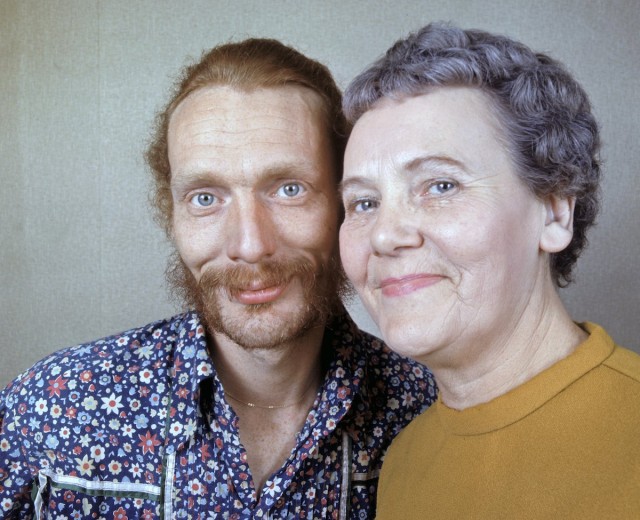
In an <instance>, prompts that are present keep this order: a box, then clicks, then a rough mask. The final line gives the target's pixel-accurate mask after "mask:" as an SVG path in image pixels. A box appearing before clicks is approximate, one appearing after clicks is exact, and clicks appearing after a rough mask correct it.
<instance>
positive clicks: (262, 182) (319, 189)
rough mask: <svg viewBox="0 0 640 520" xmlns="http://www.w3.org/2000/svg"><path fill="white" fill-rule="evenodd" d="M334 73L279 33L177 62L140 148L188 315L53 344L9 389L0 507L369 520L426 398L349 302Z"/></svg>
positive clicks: (0, 455) (427, 390) (430, 388)
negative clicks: (146, 144)
mask: <svg viewBox="0 0 640 520" xmlns="http://www.w3.org/2000/svg"><path fill="white" fill-rule="evenodd" d="M340 103H341V96H340V93H339V90H338V89H337V87H336V86H335V83H334V82H333V79H332V78H331V75H330V74H329V72H328V70H327V69H326V68H325V67H323V66H322V65H320V64H318V63H316V62H314V61H312V60H310V59H308V58H306V57H304V56H302V55H301V54H299V53H298V52H296V51H295V50H293V49H291V48H288V47H286V46H284V45H282V44H280V43H278V42H276V41H273V40H255V39H252V40H247V41H244V42H241V43H236V44H227V45H223V46H220V47H217V48H214V49H213V50H211V51H210V52H209V53H207V54H206V55H204V56H203V58H202V59H201V61H200V62H199V63H197V64H196V65H193V66H191V67H188V68H187V69H186V70H185V71H184V73H183V76H182V78H181V80H180V82H179V86H178V88H177V90H176V94H175V95H174V96H173V98H172V99H171V100H170V102H169V103H168V105H167V108H166V110H165V111H163V112H162V113H161V114H160V116H159V118H158V124H157V129H156V134H155V138H154V140H153V142H152V144H151V145H150V148H149V150H148V154H147V158H148V161H149V164H150V165H151V168H152V170H153V173H154V178H155V182H156V192H155V201H156V205H157V208H158V209H159V217H160V220H161V222H162V224H163V225H164V227H165V229H166V231H167V233H168V235H169V236H170V238H171V239H172V240H173V242H174V244H175V246H176V250H177V254H176V255H175V258H174V262H173V264H172V266H171V268H170V269H169V278H170V280H171V283H172V286H173V288H174V290H175V291H176V292H177V293H178V294H179V295H181V296H182V297H183V298H184V300H185V301H186V302H187V303H188V304H190V305H192V306H193V307H194V308H195V309H196V310H195V311H194V312H187V313H185V314H182V315H179V316H176V317H174V318H171V319H169V320H164V321H158V322H155V323H152V324H149V325H147V326H145V327H141V328H138V329H134V330H130V331H127V332H125V333H122V334H119V335H117V336H113V337H110V338H106V339H102V340H99V341H96V342H94V343H91V344H88V345H80V346H78V347H75V348H71V349H67V350H63V351H60V352H58V353H56V354H54V355H53V356H51V357H49V358H48V359H45V360H43V361H42V362H40V363H38V364H37V365H35V366H34V367H33V368H32V369H31V370H29V371H28V372H27V373H25V374H24V375H23V376H21V377H20V378H18V379H17V380H16V381H14V383H12V384H11V385H10V386H9V387H8V388H7V389H6V390H5V391H4V393H3V394H2V399H1V404H0V406H1V408H0V411H1V415H0V417H1V419H2V437H1V438H0V461H1V465H0V500H1V502H0V508H1V509H2V511H3V513H4V517H5V518H18V517H20V518H22V517H29V518H30V517H32V516H36V517H39V516H44V517H47V518H118V519H124V518H134V517H135V518H145V519H154V518H166V519H169V518H293V517H295V518H348V517H352V518H367V517H373V516H374V514H375V493H376V487H377V478H378V472H379V468H380V465H381V458H382V456H383V454H384V452H385V450H386V448H387V446H388V444H389V442H390V440H391V439H392V438H393V437H394V436H395V434H396V433H397V432H398V431H399V430H400V429H401V428H402V427H403V426H404V425H405V424H406V423H407V422H408V421H409V420H411V418H413V417H414V416H415V415H417V414H418V413H419V412H420V411H421V410H422V409H424V408H425V407H426V406H427V405H428V404H429V403H430V402H431V401H432V400H433V398H434V396H435V388H434V383H433V381H432V379H431V376H430V374H428V373H427V372H426V371H425V370H424V368H423V367H422V366H421V365H418V364H415V363H412V362H409V361H406V360H404V359H402V358H399V357H397V356H396V355H394V354H392V353H391V352H389V351H388V350H387V349H386V348H383V347H382V345H381V344H380V342H379V341H378V340H376V339H375V338H373V337H371V336H369V335H367V334H364V333H363V332H361V331H359V330H357V328H356V327H355V325H354V324H353V323H352V322H351V321H350V319H349V318H348V316H347V315H346V313H345V311H344V309H343V307H342V305H341V303H340V295H341V294H343V293H344V287H345V282H344V277H343V275H342V271H341V268H340V266H339V258H338V252H337V229H338V225H339V221H340V213H341V211H340V208H339V204H338V199H337V183H338V182H339V179H340V175H341V168H342V153H343V150H344V143H345V139H346V134H347V125H346V123H345V120H344V118H343V116H342V114H341V111H340Z"/></svg>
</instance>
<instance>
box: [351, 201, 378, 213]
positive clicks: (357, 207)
mask: <svg viewBox="0 0 640 520" xmlns="http://www.w3.org/2000/svg"><path fill="white" fill-rule="evenodd" d="M378 205H379V204H378V201H377V200H374V199H358V200H354V201H353V202H352V203H351V204H349V206H350V209H351V211H353V212H355V213H365V212H367V211H371V210H372V209H375V208H377V207H378Z"/></svg>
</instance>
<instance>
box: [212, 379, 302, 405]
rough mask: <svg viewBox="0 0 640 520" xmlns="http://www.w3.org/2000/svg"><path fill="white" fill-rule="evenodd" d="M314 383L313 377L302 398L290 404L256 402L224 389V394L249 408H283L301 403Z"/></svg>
mask: <svg viewBox="0 0 640 520" xmlns="http://www.w3.org/2000/svg"><path fill="white" fill-rule="evenodd" d="M312 385H313V379H312V380H311V384H310V385H309V386H308V387H307V389H306V390H305V391H304V393H303V394H302V399H300V400H299V401H296V402H295V403H289V404H267V405H262V404H256V403H252V402H250V401H243V400H242V399H238V398H237V397H236V396H235V395H231V394H230V393H229V392H227V391H226V390H225V391H224V395H226V396H227V397H231V399H233V400H234V401H236V402H238V403H240V404H243V405H245V406H248V407H249V408H262V409H263V410H278V409H281V408H291V407H292V406H295V405H297V404H300V403H301V402H302V401H304V400H305V399H306V397H307V392H308V391H309V388H311V386H312Z"/></svg>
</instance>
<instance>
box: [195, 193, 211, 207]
mask: <svg viewBox="0 0 640 520" xmlns="http://www.w3.org/2000/svg"><path fill="white" fill-rule="evenodd" d="M215 200H216V198H215V197H214V196H213V195H212V194H211V193H197V194H196V195H194V196H193V197H191V202H192V203H193V204H195V205H196V206H199V207H201V208H208V207H209V206H211V205H212V204H213V203H214V202H215Z"/></svg>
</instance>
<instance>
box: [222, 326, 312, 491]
mask: <svg viewBox="0 0 640 520" xmlns="http://www.w3.org/2000/svg"><path fill="white" fill-rule="evenodd" d="M323 335H324V323H323V324H322V325H317V326H315V327H314V328H312V329H311V330H309V331H308V332H307V333H306V334H305V335H304V336H303V337H301V338H298V339H296V340H295V341H292V342H289V343H286V344H283V345H280V346H278V347H275V348H272V349H269V350H265V349H262V350H260V349H254V350H248V349H246V348H243V347H241V346H239V345H237V344H235V343H233V342H232V341H230V340H229V339H228V338H227V337H224V336H223V337H217V336H216V337H214V338H213V341H211V342H210V344H211V345H213V348H212V349H211V357H212V359H213V362H214V364H215V366H216V371H217V373H218V377H219V378H220V381H221V382H222V386H223V388H224V390H225V393H226V396H227V402H228V403H229V404H231V406H232V407H233V409H234V410H235V412H236V414H237V416H238V419H239V428H238V429H239V434H240V441H241V443H242V445H243V446H244V448H245V450H246V454H247V462H248V464H249V467H250V470H251V476H252V480H253V484H254V488H255V490H256V493H257V494H258V496H259V495H260V494H261V493H262V489H263V487H264V485H265V482H266V481H267V479H268V478H269V476H270V475H272V474H273V473H274V472H275V471H277V470H278V468H280V467H281V466H282V464H283V463H284V461H285V460H286V459H287V457H288V456H289V455H290V453H291V450H292V449H293V448H294V447H295V444H296V438H297V437H296V436H297V434H298V432H299V431H300V429H301V428H302V426H303V425H304V423H305V420H306V418H307V416H308V414H309V409H310V408H311V406H312V405H313V402H314V400H315V396H316V393H317V389H318V387H319V386H320V381H321V379H322V372H321V347H322V338H323ZM230 396H233V397H231V398H230ZM248 403H251V405H253V406H250V405H249V404H248Z"/></svg>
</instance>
